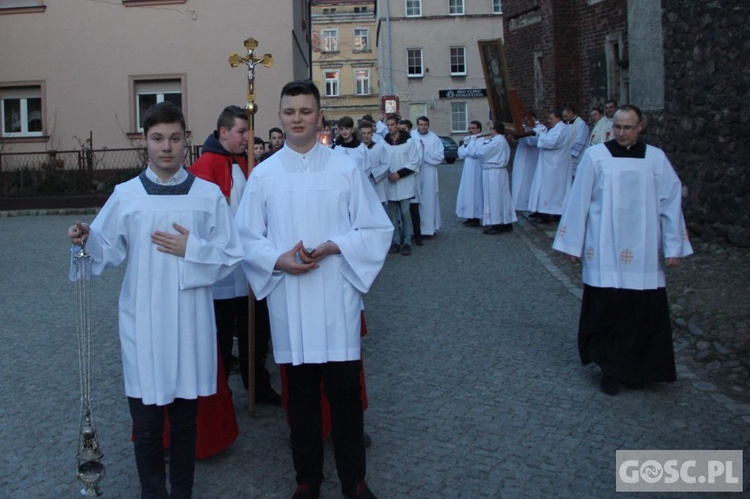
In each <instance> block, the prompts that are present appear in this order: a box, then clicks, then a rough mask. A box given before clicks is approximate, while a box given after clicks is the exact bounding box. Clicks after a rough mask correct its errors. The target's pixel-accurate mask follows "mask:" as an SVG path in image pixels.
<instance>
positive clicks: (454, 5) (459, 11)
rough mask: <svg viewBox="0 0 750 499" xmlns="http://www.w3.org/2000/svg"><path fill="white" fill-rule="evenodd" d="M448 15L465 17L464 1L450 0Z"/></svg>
mask: <svg viewBox="0 0 750 499" xmlns="http://www.w3.org/2000/svg"><path fill="white" fill-rule="evenodd" d="M448 13H449V14H450V15H452V16H462V15H464V0H448Z"/></svg>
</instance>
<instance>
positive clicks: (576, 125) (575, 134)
mask: <svg viewBox="0 0 750 499" xmlns="http://www.w3.org/2000/svg"><path fill="white" fill-rule="evenodd" d="M568 129H569V131H570V159H571V166H572V168H573V170H572V174H573V176H575V174H576V168H577V167H578V163H580V162H581V158H582V157H583V152H584V151H585V150H586V148H587V147H588V146H589V140H590V139H591V137H590V135H591V131H590V130H589V125H588V124H587V123H586V122H585V121H584V120H583V118H581V117H580V116H576V118H575V119H574V120H573V123H571V124H569V125H568Z"/></svg>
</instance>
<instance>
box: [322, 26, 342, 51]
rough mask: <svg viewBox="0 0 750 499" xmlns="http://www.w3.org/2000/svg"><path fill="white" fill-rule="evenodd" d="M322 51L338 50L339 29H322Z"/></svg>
mask: <svg viewBox="0 0 750 499" xmlns="http://www.w3.org/2000/svg"><path fill="white" fill-rule="evenodd" d="M322 51H323V52H338V51H339V31H338V30H337V29H324V30H323V47H322Z"/></svg>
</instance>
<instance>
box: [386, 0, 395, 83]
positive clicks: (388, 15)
mask: <svg viewBox="0 0 750 499" xmlns="http://www.w3.org/2000/svg"><path fill="white" fill-rule="evenodd" d="M385 30H386V31H387V34H386V36H387V38H388V51H387V52H386V57H387V58H388V95H393V60H392V57H391V0H385Z"/></svg>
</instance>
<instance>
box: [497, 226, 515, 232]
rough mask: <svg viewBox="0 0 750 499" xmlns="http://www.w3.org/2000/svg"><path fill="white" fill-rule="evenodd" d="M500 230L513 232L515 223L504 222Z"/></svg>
mask: <svg viewBox="0 0 750 499" xmlns="http://www.w3.org/2000/svg"><path fill="white" fill-rule="evenodd" d="M500 230H501V231H502V232H513V224H502V225H501V226H500Z"/></svg>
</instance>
